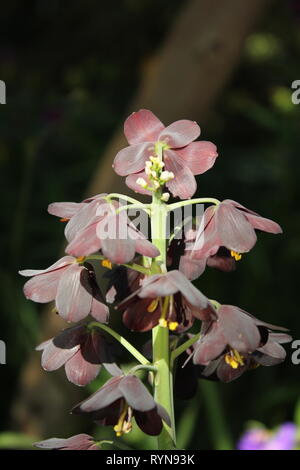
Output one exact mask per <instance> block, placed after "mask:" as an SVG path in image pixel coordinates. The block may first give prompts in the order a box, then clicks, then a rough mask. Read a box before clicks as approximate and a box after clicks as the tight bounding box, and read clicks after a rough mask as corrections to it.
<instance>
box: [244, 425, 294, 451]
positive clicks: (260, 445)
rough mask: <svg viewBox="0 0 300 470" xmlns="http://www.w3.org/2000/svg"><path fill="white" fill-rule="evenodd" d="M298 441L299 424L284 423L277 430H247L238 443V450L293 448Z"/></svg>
mask: <svg viewBox="0 0 300 470" xmlns="http://www.w3.org/2000/svg"><path fill="white" fill-rule="evenodd" d="M296 443H297V426H296V425H295V424H294V423H290V422H287V423H283V424H282V425H281V426H279V428H277V430H276V431H275V432H272V431H269V430H266V429H263V428H262V429H260V428H256V429H250V430H249V431H246V432H245V434H244V435H243V436H242V437H241V439H240V440H239V442H238V444H237V448H238V450H293V449H294V448H295V446H296Z"/></svg>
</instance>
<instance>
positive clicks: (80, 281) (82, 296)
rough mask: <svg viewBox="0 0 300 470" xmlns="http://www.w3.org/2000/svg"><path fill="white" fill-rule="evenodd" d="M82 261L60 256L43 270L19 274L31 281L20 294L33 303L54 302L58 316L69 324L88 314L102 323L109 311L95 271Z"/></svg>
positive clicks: (25, 271)
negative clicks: (22, 293) (28, 277)
mask: <svg viewBox="0 0 300 470" xmlns="http://www.w3.org/2000/svg"><path fill="white" fill-rule="evenodd" d="M83 262H84V259H80V258H79V259H78V258H74V257H73V256H64V257H63V258H61V259H59V260H58V261H57V262H56V263H54V264H53V265H52V266H50V267H49V268H47V269H42V270H34V269H26V270H23V271H19V273H20V274H21V275H22V276H30V277H31V279H30V280H29V281H27V282H26V284H25V285H24V294H25V296H26V297H27V298H28V299H31V300H33V301H34V302H41V303H47V302H51V301H52V300H55V307H56V310H57V312H58V313H59V315H60V316H61V317H62V318H64V319H65V320H67V321H69V322H77V321H80V320H82V319H83V318H85V317H86V316H87V315H89V314H91V315H92V316H93V317H94V318H95V319H96V320H98V321H100V322H102V323H105V322H107V319H108V314H109V310H108V307H107V306H106V305H105V304H104V303H103V298H102V294H101V291H100V288H99V286H98V284H97V282H96V277H95V272H94V269H93V267H92V266H91V265H90V264H89V263H85V264H82V263H83Z"/></svg>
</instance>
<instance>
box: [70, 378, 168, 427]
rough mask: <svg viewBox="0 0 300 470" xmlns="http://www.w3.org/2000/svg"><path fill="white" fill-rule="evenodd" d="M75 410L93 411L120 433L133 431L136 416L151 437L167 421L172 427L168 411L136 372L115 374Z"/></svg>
mask: <svg viewBox="0 0 300 470" xmlns="http://www.w3.org/2000/svg"><path fill="white" fill-rule="evenodd" d="M72 412H73V413H75V414H78V413H91V414H92V416H93V418H94V419H95V420H96V422H97V423H98V424H101V425H108V426H114V431H115V432H116V435H117V436H121V435H122V434H124V433H125V434H126V433H128V432H130V431H131V428H132V418H133V417H134V418H135V421H136V423H137V425H138V426H139V427H140V429H141V430H142V431H143V432H145V433H146V434H149V435H150V436H157V435H158V434H160V433H161V430H162V427H163V421H164V422H165V423H167V424H168V425H169V426H170V418H169V416H168V413H167V412H166V410H165V409H164V408H163V407H162V406H161V405H158V404H157V403H156V402H155V401H154V399H153V398H152V396H151V394H150V393H149V391H148V390H147V388H146V387H145V385H144V384H143V383H142V382H141V381H140V379H138V378H137V377H136V376H135V375H127V376H123V375H122V376H119V377H113V378H111V379H110V380H108V382H106V384H105V385H104V386H103V387H101V388H100V389H99V390H98V391H97V392H96V393H94V394H93V395H91V396H90V397H89V398H88V399H87V400H84V401H83V402H81V403H80V404H79V405H77V406H76V407H75V408H74V409H73V410H72Z"/></svg>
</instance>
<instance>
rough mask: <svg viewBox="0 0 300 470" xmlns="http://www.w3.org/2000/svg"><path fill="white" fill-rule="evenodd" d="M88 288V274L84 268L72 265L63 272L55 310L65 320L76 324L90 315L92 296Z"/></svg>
mask: <svg viewBox="0 0 300 470" xmlns="http://www.w3.org/2000/svg"><path fill="white" fill-rule="evenodd" d="M88 287H89V286H88V273H87V270H86V269H85V267H84V266H80V265H78V264H73V265H71V266H69V267H68V269H66V270H65V272H64V274H63V276H62V277H61V280H60V282H59V284H58V289H57V296H56V308H57V310H58V312H59V314H60V315H61V316H62V317H63V318H64V319H65V320H67V321H73V322H77V321H80V320H82V319H83V318H85V317H86V316H87V315H88V314H89V313H90V311H91V305H92V295H91V293H90V292H89V290H88Z"/></svg>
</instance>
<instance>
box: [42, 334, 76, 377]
mask: <svg viewBox="0 0 300 470" xmlns="http://www.w3.org/2000/svg"><path fill="white" fill-rule="evenodd" d="M84 332H85V329H84V327H82V326H79V327H78V326H76V327H74V328H68V329H66V330H63V331H62V332H61V333H60V334H59V335H57V336H56V337H55V338H52V339H51V340H48V341H47V342H46V345H45V343H42V344H41V345H39V346H38V348H37V349H41V347H42V346H43V344H44V346H43V349H44V350H43V354H42V367H43V368H44V369H45V370H48V371H52V370H56V369H59V368H60V367H61V366H62V365H63V364H65V363H66V361H68V360H69V359H70V358H71V357H73V356H74V354H76V352H77V351H78V350H79V348H80V342H81V341H82V337H83V336H84Z"/></svg>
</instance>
